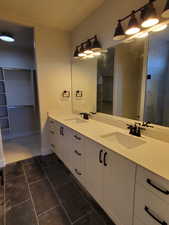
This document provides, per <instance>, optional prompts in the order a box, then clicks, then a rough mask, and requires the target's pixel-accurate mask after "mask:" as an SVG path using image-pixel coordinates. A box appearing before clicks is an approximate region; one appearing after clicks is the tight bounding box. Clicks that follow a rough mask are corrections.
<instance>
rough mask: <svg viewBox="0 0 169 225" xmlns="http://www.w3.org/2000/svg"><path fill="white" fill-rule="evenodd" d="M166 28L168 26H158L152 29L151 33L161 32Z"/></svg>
mask: <svg viewBox="0 0 169 225" xmlns="http://www.w3.org/2000/svg"><path fill="white" fill-rule="evenodd" d="M167 26H168V25H167V24H162V25H158V26H155V27H153V29H152V31H153V32H158V31H162V30H165V29H166V28H167Z"/></svg>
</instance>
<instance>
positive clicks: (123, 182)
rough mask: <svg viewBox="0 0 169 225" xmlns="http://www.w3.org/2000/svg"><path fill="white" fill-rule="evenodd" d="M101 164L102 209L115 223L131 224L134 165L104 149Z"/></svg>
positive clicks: (121, 224) (119, 224) (120, 224)
mask: <svg viewBox="0 0 169 225" xmlns="http://www.w3.org/2000/svg"><path fill="white" fill-rule="evenodd" d="M104 158H105V159H103V164H104V174H103V201H104V209H105V211H106V212H107V213H108V214H109V216H110V217H111V218H112V219H113V220H114V222H115V224H117V225H131V224H132V222H133V221H132V220H133V207H134V187H135V174H136V165H135V164H134V163H132V162H131V161H129V160H127V159H125V158H123V157H122V156H120V155H118V154H116V153H114V152H112V151H109V150H106V151H105V153H104Z"/></svg>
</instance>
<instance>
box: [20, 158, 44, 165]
mask: <svg viewBox="0 0 169 225" xmlns="http://www.w3.org/2000/svg"><path fill="white" fill-rule="evenodd" d="M40 160H41V156H36V157H33V158H29V159H25V160H23V161H22V164H23V165H24V166H26V165H32V164H40Z"/></svg>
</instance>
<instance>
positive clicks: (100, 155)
mask: <svg viewBox="0 0 169 225" xmlns="http://www.w3.org/2000/svg"><path fill="white" fill-rule="evenodd" d="M102 153H103V150H100V152H99V162H100V163H103V161H102Z"/></svg>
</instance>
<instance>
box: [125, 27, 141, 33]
mask: <svg viewBox="0 0 169 225" xmlns="http://www.w3.org/2000/svg"><path fill="white" fill-rule="evenodd" d="M139 31H140V28H139V27H131V28H129V29H127V30H126V32H125V34H127V35H133V34H136V33H138V32H139Z"/></svg>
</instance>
